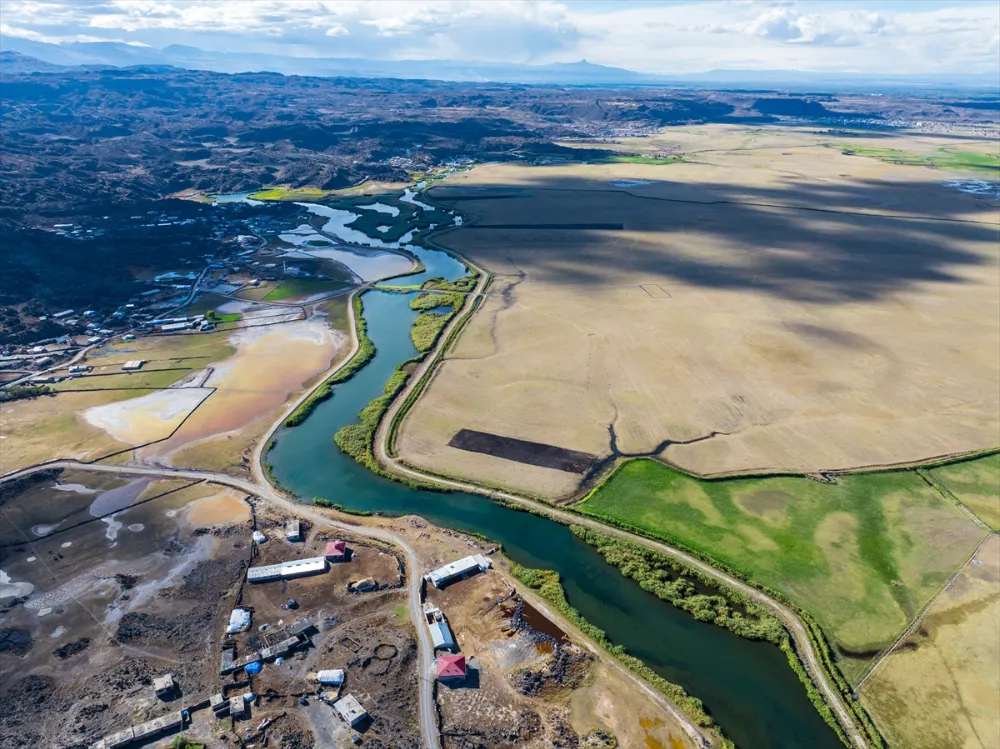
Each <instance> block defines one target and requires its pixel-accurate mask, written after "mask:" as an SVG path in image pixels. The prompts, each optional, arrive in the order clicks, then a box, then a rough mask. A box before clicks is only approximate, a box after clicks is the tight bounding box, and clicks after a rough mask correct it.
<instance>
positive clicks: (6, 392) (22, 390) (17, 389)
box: [0, 385, 56, 403]
mask: <svg viewBox="0 0 1000 749" xmlns="http://www.w3.org/2000/svg"><path fill="white" fill-rule="evenodd" d="M54 392H56V391H55V389H54V388H52V387H50V386H48V385H11V386H10V387H6V388H4V389H3V390H0V403H13V402H14V401H21V400H28V399H29V398H37V397H38V396H40V395H49V394H51V393H54Z"/></svg>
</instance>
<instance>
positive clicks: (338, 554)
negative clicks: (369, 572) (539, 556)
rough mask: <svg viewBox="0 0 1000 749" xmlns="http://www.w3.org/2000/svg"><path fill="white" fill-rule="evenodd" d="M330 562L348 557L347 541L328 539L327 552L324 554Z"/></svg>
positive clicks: (340, 560) (341, 560)
mask: <svg viewBox="0 0 1000 749" xmlns="http://www.w3.org/2000/svg"><path fill="white" fill-rule="evenodd" d="M324 556H325V557H326V561H328V562H343V561H345V560H346V559H347V542H346V541H327V543H326V553H325V554H324Z"/></svg>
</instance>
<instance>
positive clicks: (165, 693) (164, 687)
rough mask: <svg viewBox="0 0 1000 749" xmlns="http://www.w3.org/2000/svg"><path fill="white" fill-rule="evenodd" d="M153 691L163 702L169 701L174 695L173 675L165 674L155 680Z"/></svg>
mask: <svg viewBox="0 0 1000 749" xmlns="http://www.w3.org/2000/svg"><path fill="white" fill-rule="evenodd" d="M153 691H154V692H156V696H157V697H159V698H160V699H161V700H165V699H168V698H170V697H172V696H173V694H174V676H173V674H163V676H157V677H156V678H154V679H153Z"/></svg>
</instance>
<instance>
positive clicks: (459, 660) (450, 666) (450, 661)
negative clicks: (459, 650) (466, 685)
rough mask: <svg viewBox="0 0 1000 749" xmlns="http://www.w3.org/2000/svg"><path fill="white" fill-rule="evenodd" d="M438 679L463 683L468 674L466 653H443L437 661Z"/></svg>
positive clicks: (450, 682)
mask: <svg viewBox="0 0 1000 749" xmlns="http://www.w3.org/2000/svg"><path fill="white" fill-rule="evenodd" d="M435 666H436V668H437V678H438V681H441V682H444V683H445V684H461V683H462V682H464V681H465V677H466V676H467V675H468V667H467V665H466V663H465V656H464V655H442V656H440V657H439V658H438V659H437V662H436V663H435Z"/></svg>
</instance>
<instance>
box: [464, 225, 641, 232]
mask: <svg viewBox="0 0 1000 749" xmlns="http://www.w3.org/2000/svg"><path fill="white" fill-rule="evenodd" d="M462 228H463V229H570V230H576V231H587V230H593V231H622V230H624V229H625V224H468V225H466V226H463V227H462Z"/></svg>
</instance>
